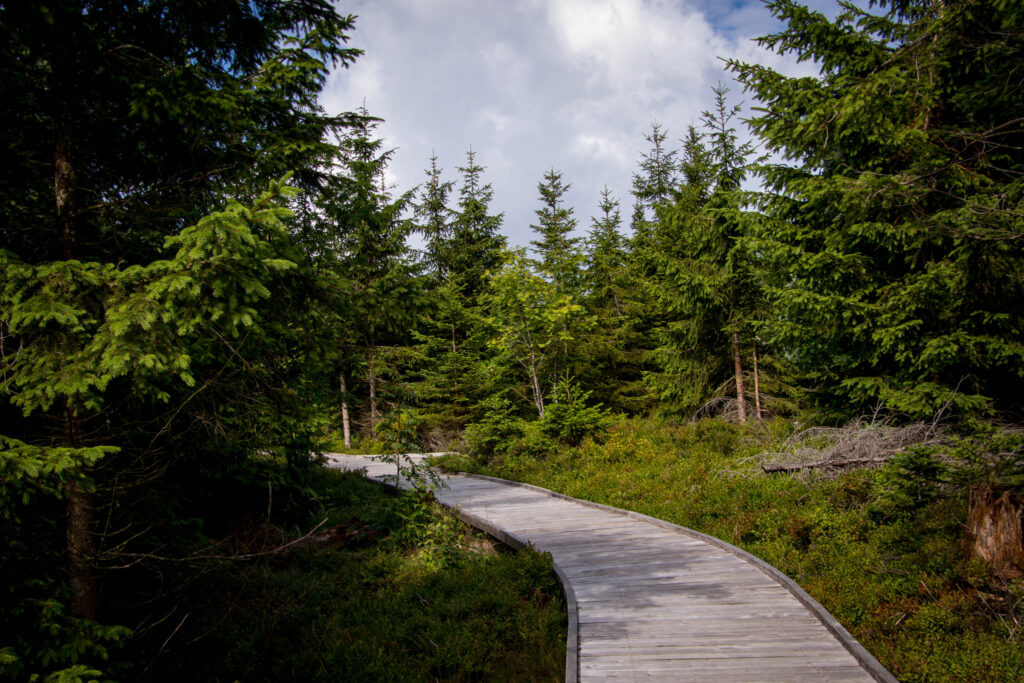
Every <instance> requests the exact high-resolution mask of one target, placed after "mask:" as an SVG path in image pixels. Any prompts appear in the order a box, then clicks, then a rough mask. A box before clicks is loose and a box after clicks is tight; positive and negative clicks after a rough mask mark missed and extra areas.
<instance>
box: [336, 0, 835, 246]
mask: <svg viewBox="0 0 1024 683" xmlns="http://www.w3.org/2000/svg"><path fill="white" fill-rule="evenodd" d="M823 1H825V0H815V2H819V3H820V2H823ZM731 5H736V8H735V9H731ZM341 11H343V12H351V13H353V14H357V15H359V19H358V20H357V24H356V30H355V32H354V34H353V37H352V38H353V40H352V45H354V46H355V47H360V48H363V49H365V50H366V51H367V54H366V55H365V56H364V57H362V58H361V59H359V60H358V61H357V62H356V63H355V64H354V65H353V66H352V67H351V69H349V70H348V71H342V72H339V73H338V74H336V75H334V76H333V77H332V78H331V80H330V84H329V87H328V92H327V93H326V94H325V97H324V98H323V102H324V104H325V106H326V107H327V108H328V110H330V111H344V110H348V109H353V108H355V107H358V106H360V105H361V104H362V101H363V98H364V97H365V98H366V104H367V106H368V107H369V108H370V111H371V113H373V114H375V115H377V116H381V117H383V118H384V119H385V120H386V123H384V124H383V125H382V126H381V128H380V129H379V131H380V133H381V134H382V135H383V136H385V138H386V142H387V144H388V145H389V146H392V147H394V146H397V147H399V151H398V153H397V154H396V155H395V159H394V163H393V167H392V175H391V177H392V178H395V179H397V180H398V182H400V183H405V185H404V186H403V187H400V189H402V190H404V189H408V188H409V187H411V186H412V185H415V184H418V183H420V182H422V180H423V177H424V174H423V169H424V168H425V167H426V166H427V164H428V161H427V160H428V158H429V156H430V154H431V152H432V150H433V151H436V153H437V155H438V157H439V161H440V164H441V165H442V167H443V168H444V169H445V170H446V176H447V177H448V178H452V179H455V178H456V176H457V174H456V172H455V167H456V166H458V165H461V164H463V163H464V161H465V156H464V155H465V151H466V150H467V149H468V148H469V147H470V146H472V147H473V149H474V150H476V151H477V160H478V162H479V163H481V164H483V165H484V166H487V167H488V170H487V173H486V174H485V180H486V181H487V182H491V183H492V184H493V185H494V191H495V200H494V205H493V208H494V210H495V211H503V212H504V213H505V215H506V220H505V229H506V232H508V233H509V234H510V236H511V238H512V240H513V242H516V243H520V244H524V243H526V242H527V241H528V240H529V239H530V237H531V235H530V232H529V229H528V225H529V224H530V223H531V222H532V221H533V220H534V213H533V211H534V209H535V208H536V206H537V204H538V202H537V189H536V188H537V183H538V182H539V181H540V180H541V177H542V175H543V173H544V171H545V170H547V169H548V168H551V167H554V168H557V169H560V170H561V171H563V174H564V177H565V181H566V182H570V183H572V184H573V188H572V190H571V191H570V193H569V195H568V199H569V202H570V204H571V205H573V206H575V208H576V214H577V218H578V219H579V223H580V225H581V226H586V225H588V224H589V222H590V221H589V216H590V215H591V214H593V213H596V211H597V203H598V193H599V191H600V189H601V188H602V187H603V186H604V185H606V184H607V185H608V186H609V187H611V188H612V190H613V191H614V192H615V194H616V196H617V197H618V198H619V199H620V200H621V201H622V204H623V209H624V211H623V214H624V215H626V216H628V215H629V205H630V202H631V199H630V197H629V195H628V193H629V188H630V177H631V173H632V172H633V170H634V169H635V165H636V162H637V160H638V158H639V156H640V153H641V151H645V147H646V143H645V142H644V141H643V133H644V132H645V130H647V129H648V127H649V124H650V123H651V122H652V121H655V120H657V121H659V122H661V123H662V124H663V125H664V126H665V127H666V128H667V129H668V130H669V133H670V140H672V141H675V140H676V139H678V138H680V137H682V136H683V134H684V133H685V130H686V127H687V126H688V125H690V124H691V123H696V122H697V121H698V120H699V116H700V111H701V110H702V109H705V108H707V107H708V106H709V104H710V102H711V86H713V85H714V84H715V83H717V82H719V81H722V82H725V83H727V84H728V83H729V82H730V75H729V74H727V73H725V72H724V71H723V64H722V62H721V61H720V60H719V57H729V56H736V57H738V58H740V59H744V60H746V61H754V62H759V63H765V64H767V65H769V66H772V67H773V68H780V69H785V70H786V71H787V72H792V71H793V70H794V69H796V70H797V72H799V73H801V74H803V73H813V72H814V69H813V66H812V65H799V66H794V60H793V59H792V57H786V58H778V57H776V56H774V55H771V54H769V53H766V52H765V51H763V50H761V49H760V48H758V47H757V46H756V45H754V44H753V43H752V42H750V40H749V37H752V36H754V35H757V34H760V33H764V32H767V31H769V30H772V26H771V21H772V20H771V18H770V16H769V15H768V13H767V11H766V10H763V9H762V8H760V3H759V2H757V0H731V2H727V1H726V0H703V2H698V1H697V0H685V1H684V0H518V1H515V2H513V1H511V0H491V1H484V0H388V2H374V1H372V0H349V1H348V2H347V3H346V5H344V6H341ZM759 16H760V17H761V18H760V19H758V17H759ZM759 21H760V22H761V23H759ZM738 90H739V89H738V88H734V95H736V97H737V100H739V99H742V95H740V94H739V92H738ZM749 106H750V105H749V103H748V105H747V107H746V108H747V109H749Z"/></svg>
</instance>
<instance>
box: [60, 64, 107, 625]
mask: <svg viewBox="0 0 1024 683" xmlns="http://www.w3.org/2000/svg"><path fill="white" fill-rule="evenodd" d="M61 71H62V72H63V69H61ZM58 77H62V74H58ZM72 139H73V136H72V133H71V124H70V116H69V115H68V111H67V109H66V108H65V110H64V111H63V112H62V113H61V119H60V122H59V124H58V127H57V140H56V144H55V145H54V151H53V197H54V202H55V204H56V209H57V224H58V229H59V231H60V249H61V256H62V257H63V258H64V260H66V261H67V260H71V259H73V258H74V257H75V248H76V245H77V242H78V229H77V228H78V226H77V225H76V221H77V216H76V189H77V188H76V178H75V166H74V163H73V162H72V156H71V148H72ZM64 420H65V440H66V442H67V444H68V446H70V447H71V448H80V447H81V445H82V444H81V438H80V432H81V429H80V426H79V423H78V416H77V415H76V414H75V411H74V410H73V408H72V406H71V405H70V404H69V402H68V401H67V400H66V399H65V403H64ZM84 474H85V472H84V471H83V469H82V468H78V469H77V470H76V471H75V473H74V474H73V475H72V478H71V479H70V480H69V481H68V482H67V484H65V488H64V490H65V493H66V494H67V497H68V502H67V507H66V508H65V509H66V512H67V555H68V564H69V568H68V574H69V577H68V583H69V585H70V587H71V611H72V613H73V614H75V615H76V616H79V617H82V618H83V619H90V620H92V621H95V620H96V616H97V613H98V605H99V600H98V597H97V591H96V576H95V572H94V570H93V559H94V556H95V552H94V550H95V549H94V538H93V533H92V522H93V509H94V507H95V506H94V503H93V496H92V494H91V493H89V492H88V491H86V490H85V489H84V488H83V487H82V483H81V481H80V480H79V478H78V477H80V476H83V475H84Z"/></svg>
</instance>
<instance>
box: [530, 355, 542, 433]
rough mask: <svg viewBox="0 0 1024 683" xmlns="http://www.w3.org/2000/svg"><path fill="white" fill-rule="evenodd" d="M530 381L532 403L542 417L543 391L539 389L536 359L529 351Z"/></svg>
mask: <svg viewBox="0 0 1024 683" xmlns="http://www.w3.org/2000/svg"><path fill="white" fill-rule="evenodd" d="M530 381H531V383H532V385H533V404H534V405H535V406H537V414H538V415H539V416H540V417H541V418H543V417H544V392H543V391H541V389H540V377H538V376H537V360H536V357H535V356H534V354H533V352H531V353H530Z"/></svg>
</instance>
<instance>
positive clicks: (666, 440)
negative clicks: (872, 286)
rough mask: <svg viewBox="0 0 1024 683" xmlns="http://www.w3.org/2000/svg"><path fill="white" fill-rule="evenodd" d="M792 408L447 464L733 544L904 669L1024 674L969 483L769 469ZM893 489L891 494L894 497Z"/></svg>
mask: <svg viewBox="0 0 1024 683" xmlns="http://www.w3.org/2000/svg"><path fill="white" fill-rule="evenodd" d="M791 431H792V427H791V425H789V424H788V423H786V422H784V421H781V420H780V421H775V422H772V423H768V424H762V425H753V426H749V427H738V426H736V425H733V424H729V423H726V422H723V421H719V420H712V419H708V420H702V421H699V422H696V423H692V424H683V425H678V424H672V423H668V422H662V421H657V420H650V419H633V420H623V421H621V422H619V423H618V424H617V425H616V426H614V427H613V428H612V429H611V432H610V434H608V435H607V438H606V440H605V441H604V443H596V442H594V441H586V442H584V443H583V444H582V445H581V446H580V447H579V448H568V447H566V448H561V449H558V450H557V451H555V452H553V453H551V454H550V455H548V456H547V457H546V458H543V459H538V458H534V457H530V456H529V455H527V454H524V453H523V452H522V451H521V450H518V449H516V448H508V449H507V451H506V452H508V453H512V454H513V455H507V456H505V457H504V458H496V459H495V460H493V461H491V462H486V463H484V462H478V461H472V460H471V459H469V458H467V457H466V456H446V457H444V458H441V459H439V460H438V462H439V464H441V465H443V466H446V467H450V468H454V469H463V470H465V469H469V470H472V471H476V472H480V473H484V474H492V475H495V476H500V477H505V478H508V479H514V480H517V481H524V482H529V483H531V484H536V485H538V486H543V487H545V488H549V489H552V490H555V491H559V492H562V493H566V494H568V495H571V496H574V497H578V498H583V499H586V500H592V501H595V502H599V503H605V504H608V505H613V506H616V507H621V508H628V509H630V510H635V511H637V512H641V513H644V514H647V515H651V516H654V517H658V518H661V519H665V520H668V521H671V522H675V523H677V524H680V525H683V526H686V527H690V528H692V529H696V530H698V531H702V532H704V533H707V534H711V535H713V536H717V537H719V538H722V539H724V540H726V541H728V542H730V543H733V544H735V545H737V546H739V547H741V548H743V549H744V550H747V551H748V552H750V553H752V554H754V555H757V556H758V557H761V558H762V559H764V560H765V561H767V562H769V563H771V564H773V565H774V566H776V567H778V568H779V569H781V570H782V571H783V572H785V573H786V574H787V575H789V576H790V577H791V578H793V579H794V580H795V581H797V583H799V584H800V585H801V586H803V587H804V588H805V589H806V590H807V591H808V592H809V593H810V594H811V595H812V596H814V598H815V599H816V600H818V601H819V602H821V603H822V604H823V605H824V606H825V607H826V608H827V609H828V610H829V611H830V612H832V614H834V615H835V616H836V617H837V618H838V619H839V620H840V622H842V623H843V625H844V626H846V628H847V629H849V630H850V631H851V633H853V635H854V636H855V637H856V638H857V639H858V640H860V642H861V643H863V644H864V645H865V646H866V647H867V648H868V649H869V650H870V651H871V652H872V653H873V654H874V655H875V656H876V657H877V658H878V659H879V660H880V661H881V662H882V663H883V664H884V665H885V666H886V667H888V668H889V670H890V671H892V672H893V674H894V675H896V676H897V677H898V678H900V679H901V680H904V681H938V680H951V681H966V680H971V681H976V680H985V681H1017V680H1020V672H1021V671H1024V647H1022V645H1024V638H1022V628H1021V617H1022V613H1024V602H1022V598H1024V582H1022V581H1021V580H1017V581H1015V582H1011V583H1006V582H1002V581H999V580H998V579H996V578H995V577H994V576H992V575H991V573H990V572H989V571H988V570H987V568H986V567H985V566H983V565H979V563H976V562H969V561H968V560H967V559H966V558H965V557H964V556H963V554H962V552H961V550H960V528H961V524H962V522H963V520H964V516H965V503H964V499H963V497H962V495H959V494H951V493H948V492H947V493H942V492H938V493H936V494H935V495H934V496H931V497H929V498H928V499H927V500H926V501H925V502H917V503H916V504H914V505H906V504H903V503H901V502H900V501H901V500H903V499H901V498H899V497H894V496H893V494H892V490H893V489H892V482H893V472H892V470H891V469H890V466H886V467H883V468H881V469H877V470H858V471H853V472H848V473H845V474H843V475H841V476H839V477H838V478H836V479H834V480H823V481H816V480H812V479H809V478H806V477H802V476H792V475H765V474H763V473H762V472H761V471H760V467H759V466H758V462H757V460H756V459H755V456H756V455H757V454H758V453H761V452H764V451H770V450H773V449H774V448H776V447H778V446H779V444H780V443H781V442H782V441H783V440H784V439H785V437H786V436H788V435H789V434H790V433H791ZM894 501H895V502H894Z"/></svg>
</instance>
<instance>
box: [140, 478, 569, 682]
mask: <svg viewBox="0 0 1024 683" xmlns="http://www.w3.org/2000/svg"><path fill="white" fill-rule="evenodd" d="M315 486H316V488H317V494H318V496H319V497H320V499H321V501H322V502H323V504H324V509H325V511H326V513H327V516H328V522H327V524H328V525H329V526H334V525H340V526H339V534H338V539H336V540H334V541H332V543H331V544H330V547H322V546H318V547H316V548H305V549H301V550H297V551H295V552H290V553H287V554H285V555H283V556H270V557H268V558H267V559H263V560H259V561H251V562H244V563H234V564H224V563H222V564H220V565H217V566H216V567H214V568H212V569H211V570H209V571H207V572H206V573H205V574H203V575H202V576H200V577H199V578H198V579H196V580H194V581H192V582H191V583H190V584H189V585H188V586H187V587H186V588H185V589H184V590H183V591H182V592H179V593H178V595H177V596H176V598H175V600H176V605H175V611H174V612H173V614H172V615H171V617H170V618H169V619H168V620H167V622H166V624H162V625H161V626H160V627H157V628H153V629H151V630H150V631H149V632H146V633H142V634H140V635H139V636H137V637H136V638H135V639H134V642H133V643H132V644H131V645H130V648H131V649H132V650H134V656H133V658H134V659H135V661H136V663H137V664H136V666H135V667H133V668H132V669H131V670H129V671H127V672H125V675H124V676H123V678H126V679H132V680H145V681H181V680H202V681H225V682H227V681H236V680H237V681H247V682H248V681H288V680H301V681H342V680H396V681H397V680H403V681H405V680H410V681H416V680H423V681H428V680H429V681H433V680H449V681H469V680H485V679H486V680H499V681H500V680H517V681H519V680H525V681H548V680H562V679H563V678H564V666H565V639H566V623H567V619H566V611H565V601H564V597H563V596H562V593H561V587H560V586H559V584H558V582H557V579H556V577H555V575H554V572H553V570H552V566H551V560H550V556H548V555H544V554H540V553H537V552H535V551H532V550H530V549H526V550H524V551H521V552H512V551H508V550H506V549H504V548H501V547H498V546H495V545H494V544H493V543H492V542H491V541H490V540H489V539H488V538H487V537H486V536H484V535H482V534H480V533H478V532H476V531H474V530H472V529H471V528H469V527H467V526H466V525H464V524H463V523H462V522H461V521H459V520H457V519H456V518H454V517H453V516H451V515H449V514H447V513H446V512H444V511H443V509H442V508H441V507H440V506H438V505H437V504H435V503H433V502H431V501H429V500H427V499H426V498H424V497H423V496H418V495H417V494H415V493H411V492H402V493H396V492H391V491H388V490H386V489H384V488H383V487H381V486H379V485H377V484H373V483H371V482H367V481H366V480H365V479H363V478H362V477H361V476H360V475H358V474H355V473H344V472H336V471H324V472H323V474H322V476H317V477H316V484H315ZM185 615H187V617H186V618H185V619H184V620H182V617H183V616H185ZM179 620H181V624H180V627H179V628H178V629H177V630H176V631H175V630H174V626H175V625H176V624H178V622H179ZM172 631H173V634H172V635H171V636H170V637H169V638H168V634H169V633H171V632H172ZM154 652H159V655H157V656H155V657H154V656H153V654H152V653H154Z"/></svg>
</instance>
